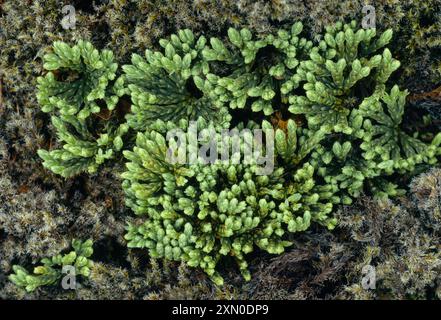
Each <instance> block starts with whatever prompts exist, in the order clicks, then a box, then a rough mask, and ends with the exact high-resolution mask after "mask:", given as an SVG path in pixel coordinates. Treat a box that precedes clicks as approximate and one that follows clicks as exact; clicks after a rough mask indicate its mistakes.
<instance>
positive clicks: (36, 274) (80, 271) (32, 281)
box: [9, 240, 93, 292]
mask: <svg viewBox="0 0 441 320" xmlns="http://www.w3.org/2000/svg"><path fill="white" fill-rule="evenodd" d="M72 247H73V249H74V250H73V251H71V252H69V253H67V254H64V255H61V254H58V255H56V256H54V257H52V258H45V259H43V260H41V263H42V264H43V265H41V266H37V267H35V268H34V271H33V273H29V272H28V271H26V269H25V268H23V267H21V266H18V265H14V266H13V267H12V269H13V270H14V274H11V275H10V276H9V279H10V280H11V281H12V282H13V283H14V284H15V285H17V286H19V287H22V288H25V289H26V291H27V292H32V291H34V290H35V289H37V288H38V287H41V286H46V285H53V284H55V283H57V282H58V281H59V280H60V279H61V277H62V276H63V273H62V268H63V266H73V267H75V276H76V275H79V276H80V275H81V276H84V277H86V278H87V277H89V274H90V267H91V266H92V260H90V259H89V257H90V256H91V255H92V253H93V249H92V240H87V241H84V242H82V241H79V240H72Z"/></svg>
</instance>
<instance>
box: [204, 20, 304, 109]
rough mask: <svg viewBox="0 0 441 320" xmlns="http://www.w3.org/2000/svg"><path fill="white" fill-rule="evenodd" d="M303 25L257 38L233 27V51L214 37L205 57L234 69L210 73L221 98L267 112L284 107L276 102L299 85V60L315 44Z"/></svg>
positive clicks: (232, 104)
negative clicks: (308, 39)
mask: <svg viewBox="0 0 441 320" xmlns="http://www.w3.org/2000/svg"><path fill="white" fill-rule="evenodd" d="M302 28H303V26H302V24H301V23H300V22H297V23H295V24H294V25H293V26H292V28H291V30H289V31H287V30H282V29H281V30H279V31H278V32H277V34H276V35H273V34H270V35H267V36H265V37H260V38H258V39H256V40H253V35H252V33H251V31H250V30H248V29H246V28H243V29H241V30H240V31H238V30H236V29H234V28H230V29H229V30H228V37H229V40H230V42H231V44H232V45H233V50H232V51H231V50H228V49H227V47H226V46H225V45H224V44H223V43H222V41H220V40H219V39H218V38H211V39H210V44H211V48H206V49H205V50H204V51H203V54H204V57H205V58H206V59H207V60H208V61H216V62H223V63H226V64H227V65H228V67H229V68H230V69H232V71H230V72H228V74H227V75H226V76H222V75H221V76H217V75H214V74H209V75H208V76H207V82H208V83H210V84H211V85H212V86H213V89H212V90H213V91H214V94H215V96H216V98H217V100H218V101H222V102H224V103H227V104H228V105H229V107H230V108H231V109H236V108H239V109H242V108H245V107H249V108H251V109H252V111H253V112H260V111H263V113H264V114H265V115H270V114H272V113H273V112H274V108H276V109H280V108H281V106H274V108H273V104H275V103H277V102H278V103H281V102H287V101H286V100H287V98H286V94H287V93H289V92H290V91H291V90H293V89H296V88H297V87H298V86H299V82H300V80H301V79H300V77H299V76H298V75H297V73H296V70H297V66H298V65H299V63H300V61H299V60H300V59H302V58H303V57H304V56H306V54H307V53H309V51H308V50H310V49H311V47H312V42H311V41H307V40H306V39H305V38H300V37H299V35H300V33H301V32H302ZM224 72H225V71H224ZM209 87H210V86H209ZM275 97H277V98H276V99H274V98H275Z"/></svg>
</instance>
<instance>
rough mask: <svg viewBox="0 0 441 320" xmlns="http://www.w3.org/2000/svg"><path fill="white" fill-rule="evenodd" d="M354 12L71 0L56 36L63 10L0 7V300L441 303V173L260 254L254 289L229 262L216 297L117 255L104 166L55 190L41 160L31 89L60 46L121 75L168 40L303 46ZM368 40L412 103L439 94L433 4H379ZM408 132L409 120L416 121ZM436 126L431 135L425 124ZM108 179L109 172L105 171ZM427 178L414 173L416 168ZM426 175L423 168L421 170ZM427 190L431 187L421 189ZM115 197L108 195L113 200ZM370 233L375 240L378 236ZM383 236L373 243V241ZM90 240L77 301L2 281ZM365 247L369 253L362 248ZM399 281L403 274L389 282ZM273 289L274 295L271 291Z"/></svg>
mask: <svg viewBox="0 0 441 320" xmlns="http://www.w3.org/2000/svg"><path fill="white" fill-rule="evenodd" d="M363 3H364V1H340V2H339V4H338V5H335V1H331V0H313V1H311V0H306V1H275V0H274V1H249V0H244V1H229V0H219V1H211V2H210V1H196V0H195V1H187V0H179V1H160V0H157V1H156V0H155V1H124V0H121V1H94V2H90V4H88V5H84V2H81V1H73V5H74V6H75V7H76V9H77V12H76V18H77V22H76V28H75V29H74V30H64V29H63V28H62V26H61V20H62V18H63V16H64V14H63V13H62V12H61V9H62V7H63V5H64V4H65V3H64V1H54V0H51V1H33V2H32V4H31V5H29V2H28V1H24V0H19V1H17V0H6V1H1V2H0V88H1V92H0V190H2V192H1V195H0V241H1V242H0V253H1V256H2V259H1V263H0V296H1V297H2V298H19V297H20V298H21V297H26V298H40V299H48V298H65V299H72V298H80V299H89V298H99V299H140V298H151V299H167V298H202V299H207V298H300V299H302V298H349V299H351V298H376V299H380V298H397V299H400V298H436V297H439V295H440V289H439V285H440V279H439V274H440V256H439V252H440V250H439V243H440V241H439V237H440V233H439V230H440V220H439V208H440V206H439V203H438V202H437V201H438V200H437V199H438V195H439V192H441V191H440V189H439V186H440V184H441V183H440V178H439V175H440V174H439V171H437V170H433V171H430V172H428V173H426V174H424V175H422V176H420V177H418V178H417V179H416V180H414V182H413V184H412V191H411V193H410V194H409V195H408V197H407V198H402V199H401V200H397V201H396V203H389V202H388V203H377V202H375V201H373V200H370V199H369V198H366V199H365V200H363V201H364V202H363V201H362V202H361V203H360V206H357V205H354V206H351V207H345V208H341V212H342V221H343V223H342V224H341V226H340V227H339V228H338V229H337V230H335V231H334V232H332V233H328V232H326V231H325V230H323V229H321V228H320V229H319V230H311V231H309V232H308V233H306V234H305V235H300V236H295V237H294V239H293V240H294V241H296V243H297V245H296V246H294V247H293V248H292V250H291V251H289V252H287V253H286V254H284V255H281V256H279V257H276V258H274V257H273V256H270V255H266V254H263V253H256V254H254V255H253V256H252V257H251V258H252V263H250V271H251V273H252V274H253V280H252V281H251V282H250V283H248V284H244V283H243V281H242V280H241V277H240V275H239V274H236V272H234V271H231V272H230V271H228V270H234V268H232V267H231V265H232V264H231V265H230V264H229V262H228V261H226V262H224V265H223V266H222V269H223V270H225V271H224V273H225V274H224V275H223V276H224V277H225V282H226V283H228V285H225V286H224V287H222V288H216V287H215V286H214V285H213V284H212V283H211V282H210V280H208V279H207V277H206V276H205V275H204V274H203V273H201V272H200V271H197V270H191V271H189V270H187V269H186V268H185V267H184V266H180V268H179V269H178V271H177V268H176V267H177V265H176V264H173V263H163V262H162V261H154V260H152V261H150V262H148V263H147V262H146V261H149V259H148V257H146V256H145V253H143V252H140V251H137V250H128V249H126V243H125V240H124V239H123V238H122V236H123V234H124V225H125V222H126V220H127V219H128V217H130V216H131V214H130V212H129V210H128V209H127V208H125V207H124V200H123V193H122V191H121V190H120V188H119V186H120V184H121V181H120V180H119V177H118V176H117V174H116V172H120V171H121V168H115V167H113V168H112V167H107V168H106V169H103V170H100V171H98V172H97V173H96V174H94V175H92V176H87V175H79V176H77V177H75V178H74V179H69V180H64V179H63V178H60V177H58V176H55V175H52V174H51V173H50V172H49V171H47V170H45V169H44V168H43V167H42V165H41V160H40V159H39V157H38V156H37V150H38V149H40V148H43V149H48V148H49V147H50V146H54V145H55V146H56V141H55V140H53V139H52V138H51V137H53V136H54V131H53V128H52V127H51V126H50V125H49V123H50V121H49V117H48V116H47V115H46V114H44V113H42V112H41V111H40V108H39V106H38V104H37V101H36V97H35V92H36V84H37V83H36V78H37V77H38V76H40V75H42V74H43V67H42V59H41V58H42V57H43V55H44V54H45V53H47V52H49V51H50V47H51V46H52V43H53V42H54V41H57V40H62V41H66V42H68V43H70V44H74V43H75V42H76V41H77V40H78V39H86V40H90V41H91V42H92V43H93V44H94V45H95V46H96V47H98V48H100V49H105V48H108V49H111V50H112V51H113V52H114V53H115V59H116V60H117V61H119V62H120V63H121V64H124V63H129V61H130V54H131V53H132V52H137V53H142V52H144V50H145V49H147V48H157V46H158V40H159V39H160V38H164V37H166V36H167V35H170V34H171V33H173V32H175V31H176V30H178V29H182V28H190V29H192V30H193V31H194V32H195V33H196V34H197V35H199V34H201V33H202V32H203V33H204V34H205V35H206V36H207V37H210V36H216V37H219V38H221V39H226V37H227V30H228V28H229V27H230V26H233V27H236V28H241V27H247V28H249V29H250V30H252V32H253V33H256V34H262V35H264V34H267V33H269V32H270V31H274V30H275V29H278V28H280V27H282V26H286V25H290V24H292V22H294V21H302V22H303V23H304V25H305V26H306V27H307V30H306V31H307V32H308V33H309V35H310V36H311V37H315V36H317V35H318V34H319V33H320V31H321V29H322V28H323V26H325V25H327V24H330V23H333V22H336V21H338V20H342V19H343V20H346V21H350V20H352V19H354V18H355V19H358V20H359V19H360V18H361V17H362V13H361V6H362V5H363ZM375 7H376V13H377V27H378V29H380V30H381V31H382V30H386V29H387V28H393V29H394V32H395V36H394V41H393V43H392V44H391V45H392V46H391V51H392V53H393V55H394V56H395V57H396V58H397V59H398V60H400V61H401V64H402V67H401V68H400V69H399V70H398V71H397V73H396V74H395V75H394V77H395V79H394V80H395V81H397V82H398V83H399V84H400V85H401V86H402V87H403V88H407V89H408V90H409V91H410V92H411V93H413V94H416V93H421V92H426V91H430V90H432V89H434V88H436V87H438V86H439V85H441V80H440V79H441V75H440V74H441V70H440V67H441V66H440V58H441V51H440V50H441V34H440V33H441V13H440V12H441V3H440V1H439V0H429V1H418V0H417V1H411V0H404V1H398V0H382V1H379V2H378V4H376V5H375ZM439 105H440V104H439V103H437V102H436V101H435V102H433V101H432V102H430V103H426V102H425V103H424V105H422V106H421V108H419V104H418V102H416V103H414V106H415V111H413V112H412V115H416V117H411V118H412V119H408V120H405V121H407V122H408V125H409V126H410V127H418V123H416V120H417V121H419V120H420V119H421V118H422V116H423V115H424V114H425V113H426V112H427V108H428V109H429V111H431V113H432V114H439V111H438V109H437V108H439ZM415 119H416V120H415ZM435 125H436V124H435ZM115 166H118V165H117V164H115ZM423 169H424V168H423ZM426 169H427V168H426ZM426 181H427V182H426ZM116 186H118V187H116ZM378 225H380V226H382V228H378ZM379 230H380V231H379ZM75 238H77V239H88V238H91V239H93V240H94V243H95V244H94V250H95V251H94V254H93V256H92V260H94V261H95V262H96V263H95V265H94V267H93V268H92V270H91V275H90V278H89V280H88V281H85V282H84V283H82V286H81V288H79V289H78V290H76V291H65V290H61V289H59V288H58V287H46V288H41V289H38V290H37V291H35V292H34V293H32V294H26V293H25V291H23V290H20V289H18V288H16V287H15V286H13V285H12V284H11V283H10V282H9V281H8V280H7V278H6V275H8V274H10V273H11V270H12V269H11V268H12V265H13V264H20V265H24V266H26V267H28V266H29V267H30V266H31V265H34V264H36V263H37V262H38V261H39V260H40V259H42V258H44V257H47V256H52V255H55V254H57V253H59V252H60V251H62V252H65V251H67V250H68V249H69V246H70V243H71V240H72V239H75ZM366 239H368V240H366ZM369 263H370V264H372V265H375V266H377V270H378V275H377V277H378V279H379V281H378V283H377V289H376V290H375V291H368V290H364V289H363V288H361V280H362V277H363V274H362V272H361V269H362V268H363V266H364V265H366V264H369ZM397 270H400V272H399V273H398V272H397ZM271 288H273V289H271Z"/></svg>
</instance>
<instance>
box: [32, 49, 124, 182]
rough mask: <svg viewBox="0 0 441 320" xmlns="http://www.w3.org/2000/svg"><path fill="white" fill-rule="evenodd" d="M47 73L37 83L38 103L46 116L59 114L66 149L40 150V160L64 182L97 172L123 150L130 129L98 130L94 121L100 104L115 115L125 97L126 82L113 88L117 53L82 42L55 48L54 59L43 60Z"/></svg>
mask: <svg viewBox="0 0 441 320" xmlns="http://www.w3.org/2000/svg"><path fill="white" fill-rule="evenodd" d="M44 68H45V69H46V70H49V72H48V73H47V74H46V76H44V77H40V78H39V79H38V83H39V85H38V94H37V98H38V101H39V103H40V104H41V106H42V111H44V112H51V113H54V114H55V115H53V116H52V124H53V126H54V127H55V129H56V131H57V135H58V139H59V140H60V141H61V142H62V143H63V145H62V149H57V150H52V151H46V150H39V152H38V154H39V156H40V157H41V158H42V159H43V160H44V163H43V164H44V166H45V167H46V168H49V169H51V170H52V171H53V172H55V173H57V174H60V175H62V176H63V177H71V176H74V175H76V174H78V173H80V172H82V171H88V172H89V173H92V172H95V171H96V169H97V168H98V166H99V165H100V164H101V163H103V162H104V161H105V160H106V159H110V158H111V157H112V156H113V153H114V151H119V150H121V148H122V147H123V141H122V138H121V137H122V136H123V135H124V134H125V133H126V132H127V130H128V126H127V124H121V125H120V126H117V125H116V124H115V123H111V122H107V123H102V124H101V126H99V127H98V128H97V124H96V123H95V122H94V121H93V120H92V119H91V115H92V114H97V113H99V112H100V111H101V110H102V108H101V107H100V105H99V104H100V103H101V104H102V103H105V105H106V107H107V111H108V112H112V110H113V109H115V106H116V104H117V102H118V100H119V97H120V96H122V95H123V94H124V93H125V90H126V89H125V87H124V82H123V79H122V78H119V79H118V80H116V81H115V82H114V84H113V85H111V84H110V83H109V81H111V80H114V79H115V75H116V71H117V68H118V64H117V63H115V62H114V61H113V53H112V52H111V51H109V50H102V51H101V52H100V51H98V50H97V49H95V48H94V47H93V46H92V44H91V43H90V42H84V41H79V42H78V44H77V45H75V46H73V47H70V46H69V45H68V44H66V43H64V42H55V43H54V53H50V54H47V55H45V56H44ZM55 71H56V74H57V77H58V78H60V79H58V80H57V79H56V75H55ZM100 127H101V128H100ZM100 129H101V130H102V131H101V132H100Z"/></svg>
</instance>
